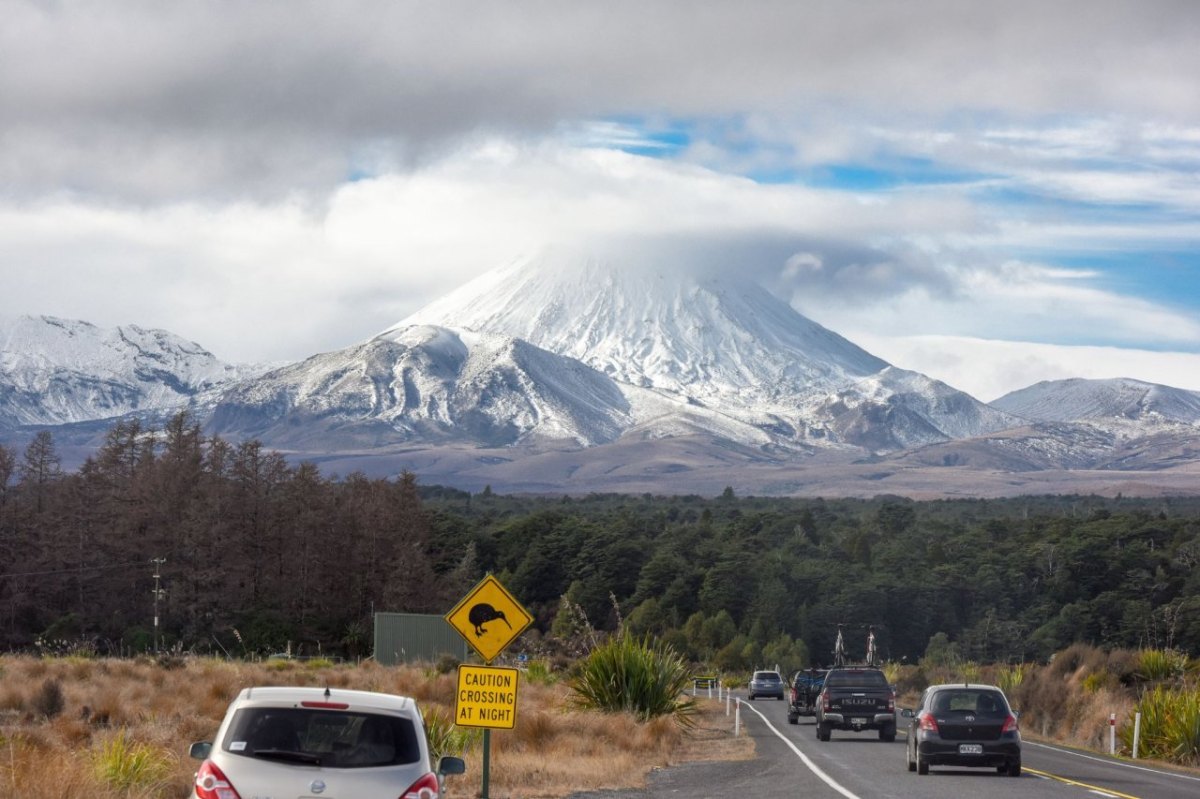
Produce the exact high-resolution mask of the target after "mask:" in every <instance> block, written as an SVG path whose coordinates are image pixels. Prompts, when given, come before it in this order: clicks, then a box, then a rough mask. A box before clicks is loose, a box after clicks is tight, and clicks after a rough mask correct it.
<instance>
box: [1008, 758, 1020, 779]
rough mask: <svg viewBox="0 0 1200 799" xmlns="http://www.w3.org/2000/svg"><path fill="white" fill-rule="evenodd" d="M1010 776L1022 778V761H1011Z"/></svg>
mask: <svg viewBox="0 0 1200 799" xmlns="http://www.w3.org/2000/svg"><path fill="white" fill-rule="evenodd" d="M1008 776H1010V777H1020V776H1021V761H1020V760H1012V761H1009V764H1008Z"/></svg>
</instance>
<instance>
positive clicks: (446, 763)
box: [437, 755, 467, 775]
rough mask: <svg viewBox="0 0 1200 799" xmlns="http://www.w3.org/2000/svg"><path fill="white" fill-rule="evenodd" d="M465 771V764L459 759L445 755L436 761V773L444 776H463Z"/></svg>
mask: <svg viewBox="0 0 1200 799" xmlns="http://www.w3.org/2000/svg"><path fill="white" fill-rule="evenodd" d="M466 770H467V764H466V763H465V762H464V761H463V759H462V758H461V757H451V756H450V755H446V756H445V757H442V758H440V759H439V760H438V764H437V773H438V774H440V775H444V774H464V773H466Z"/></svg>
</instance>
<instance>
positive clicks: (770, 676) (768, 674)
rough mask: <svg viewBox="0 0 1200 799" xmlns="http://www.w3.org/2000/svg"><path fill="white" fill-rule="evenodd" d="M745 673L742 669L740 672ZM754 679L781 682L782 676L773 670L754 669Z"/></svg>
mask: <svg viewBox="0 0 1200 799" xmlns="http://www.w3.org/2000/svg"><path fill="white" fill-rule="evenodd" d="M745 673H746V672H744V671H743V672H742V674H745ZM754 679H756V680H762V681H765V682H783V678H782V677H780V676H779V674H778V673H777V672H774V671H756V672H754Z"/></svg>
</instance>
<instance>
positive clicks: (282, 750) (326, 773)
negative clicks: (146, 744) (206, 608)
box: [189, 687, 465, 799]
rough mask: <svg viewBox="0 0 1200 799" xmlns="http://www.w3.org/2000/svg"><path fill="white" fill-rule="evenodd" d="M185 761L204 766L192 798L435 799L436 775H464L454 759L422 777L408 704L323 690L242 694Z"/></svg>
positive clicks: (417, 720)
mask: <svg viewBox="0 0 1200 799" xmlns="http://www.w3.org/2000/svg"><path fill="white" fill-rule="evenodd" d="M189 754H190V755H191V756H192V757H193V758H195V759H197V760H202V761H204V762H203V763H201V764H200V769H199V771H197V772H196V780H195V786H194V793H193V796H194V797H196V799H253V798H254V797H264V796H272V797H289V796H312V797H323V798H324V797H327V798H328V799H376V797H378V799H397V797H399V799H438V797H439V796H440V795H441V787H442V786H441V783H442V776H443V775H445V774H462V773H463V771H464V770H465V765H464V763H463V761H462V759H460V758H457V757H443V758H442V759H441V761H439V763H438V765H437V771H436V772H435V771H433V770H432V769H431V768H430V762H429V743H428V741H427V739H426V737H425V723H424V721H423V719H422V718H421V713H420V711H419V710H418V709H417V705H416V703H415V702H414V701H413V700H412V699H410V698H408V697H403V696H394V695H392V694H380V693H372V692H369V691H347V690H342V689H330V688H281V687H270V688H246V689H244V690H243V691H242V692H241V693H240V694H238V696H237V698H236V699H234V700H233V703H232V704H230V706H229V710H228V711H227V712H226V713H225V720H224V721H222V722H221V726H220V728H219V729H218V730H217V735H216V738H215V739H214V740H213V741H211V742H202V743H196V744H192V747H191V750H190V752H189Z"/></svg>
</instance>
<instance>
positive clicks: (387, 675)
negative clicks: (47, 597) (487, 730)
mask: <svg viewBox="0 0 1200 799" xmlns="http://www.w3.org/2000/svg"><path fill="white" fill-rule="evenodd" d="M455 679H456V678H455V674H454V673H453V672H451V673H449V674H439V673H437V672H436V671H434V670H432V669H421V668H414V667H394V668H393V667H383V666H379V665H377V664H373V663H368V664H363V665H353V666H351V665H333V664H331V663H329V662H328V661H317V662H314V663H308V664H305V663H302V662H298V661H269V662H267V663H240V662H229V661H220V660H212V659H201V658H186V659H171V660H164V661H161V662H156V661H154V660H151V659H149V658H143V659H138V660H105V659H92V658H44V659H43V658H36V657H25V656H0V796H3V797H11V799H76V797H81V796H87V797H90V799H109V798H112V799H116V798H117V797H120V798H121V799H157V798H158V797H180V796H186V795H189V794H188V793H187V792H188V790H190V786H191V781H192V775H193V773H194V772H195V769H196V766H197V762H196V761H194V760H192V759H190V758H189V757H188V756H187V748H188V746H189V745H190V744H191V743H192V742H194V741H202V740H210V739H211V737H212V735H213V734H214V733H215V732H216V729H217V726H218V725H219V724H220V721H221V718H222V717H223V716H224V714H225V709H226V707H227V706H228V704H229V701H230V700H231V699H232V698H233V697H234V696H235V695H236V694H237V692H238V691H239V690H241V689H242V688H244V687H246V686H251V685H328V686H330V687H334V688H338V687H341V688H355V689H362V690H369V691H384V692H388V693H397V694H403V695H406V696H412V697H414V698H415V699H416V700H417V702H418V704H419V705H420V706H421V708H422V711H423V712H424V714H425V716H426V719H427V720H428V722H429V725H430V728H431V729H430V737H431V739H433V740H434V741H435V742H440V743H441V745H443V746H446V747H448V748H451V749H454V748H457V747H459V746H464V745H465V746H466V750H465V751H464V752H463V753H462V754H463V757H464V759H465V760H466V761H467V774H466V775H464V776H461V777H452V778H450V779H449V780H448V782H447V789H448V790H447V795H448V796H451V797H471V796H478V795H479V793H480V789H481V778H482V774H481V768H482V766H481V763H482V754H481V749H480V734H479V732H478V731H474V732H471V731H468V730H466V729H465V728H458V727H455V726H454V725H453V724H451V723H449V719H451V718H452V717H453V716H452V713H453V705H454V691H455ZM698 711H699V712H698V713H696V714H695V715H694V716H693V717H692V719H693V721H694V724H693V726H692V727H691V728H690V729H683V728H681V727H680V725H679V724H677V723H676V722H675V721H673V720H672V719H670V718H668V717H661V718H658V719H654V720H651V721H647V722H639V721H638V720H637V719H636V718H635V717H634V716H633V715H632V714H630V713H597V712H589V711H584V710H580V709H578V708H576V707H575V704H574V702H573V699H572V696H571V694H570V691H569V689H568V688H567V687H566V685H565V684H563V683H561V682H528V681H523V682H522V685H521V689H520V697H519V702H518V709H517V723H516V728H515V729H513V730H496V731H494V732H493V734H492V736H491V740H492V746H491V773H490V782H489V794H490V795H491V796H493V797H497V799H505V798H506V797H514V798H515V797H521V798H522V799H524V798H525V797H561V796H565V795H567V794H569V793H571V792H572V791H576V790H597V789H602V788H619V787H633V786H638V785H641V784H642V783H643V781H644V779H645V775H646V774H647V773H648V772H649V771H650V770H651V769H653V768H655V767H662V766H667V765H671V764H675V763H680V762H685V761H687V760H696V759H713V758H714V756H715V757H719V758H724V759H739V758H745V757H752V756H753V743H752V742H751V741H750V739H748V738H745V737H743V738H738V739H733V738H732V736H731V728H732V723H731V722H730V721H729V720H728V719H727V718H726V717H725V710H724V705H723V704H722V703H718V702H716V701H715V700H713V701H707V700H706V701H702V702H701V703H700V705H699V708H698Z"/></svg>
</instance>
